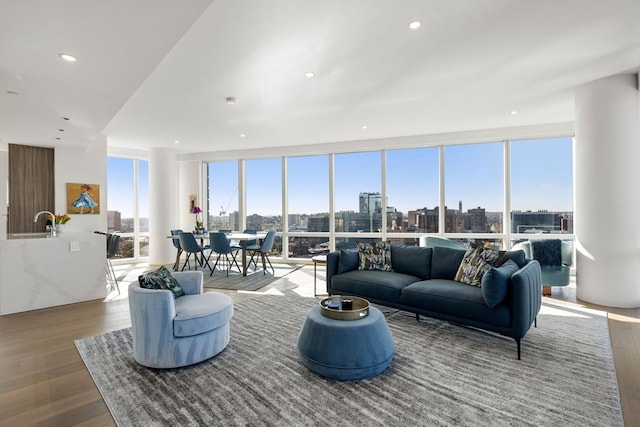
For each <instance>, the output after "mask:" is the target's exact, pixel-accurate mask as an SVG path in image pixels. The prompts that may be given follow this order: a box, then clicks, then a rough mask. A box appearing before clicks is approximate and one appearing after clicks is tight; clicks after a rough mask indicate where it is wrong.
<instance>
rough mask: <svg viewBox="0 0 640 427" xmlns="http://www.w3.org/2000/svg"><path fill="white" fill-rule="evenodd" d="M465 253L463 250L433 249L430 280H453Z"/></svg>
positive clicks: (442, 247) (436, 247)
mask: <svg viewBox="0 0 640 427" xmlns="http://www.w3.org/2000/svg"><path fill="white" fill-rule="evenodd" d="M465 253H466V250H465V249H454V248H448V247H445V246H435V247H433V255H431V278H432V279H447V280H453V279H454V277H456V273H457V272H458V267H460V263H461V262H462V259H463V258H464V254H465Z"/></svg>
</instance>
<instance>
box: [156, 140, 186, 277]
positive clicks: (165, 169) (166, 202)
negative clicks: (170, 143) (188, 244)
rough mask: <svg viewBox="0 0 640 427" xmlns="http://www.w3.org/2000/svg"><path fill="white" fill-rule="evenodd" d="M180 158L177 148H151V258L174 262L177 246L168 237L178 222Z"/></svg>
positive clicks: (157, 260) (164, 262)
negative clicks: (178, 157)
mask: <svg viewBox="0 0 640 427" xmlns="http://www.w3.org/2000/svg"><path fill="white" fill-rule="evenodd" d="M178 223H179V222H178V162H177V156H176V154H175V152H172V151H170V150H166V149H162V148H152V149H150V150H149V262H150V263H151V264H154V265H160V264H173V262H174V261H175V259H176V249H175V248H174V246H173V243H172V241H171V239H168V238H167V236H168V235H169V233H170V231H171V229H173V228H176V224H178Z"/></svg>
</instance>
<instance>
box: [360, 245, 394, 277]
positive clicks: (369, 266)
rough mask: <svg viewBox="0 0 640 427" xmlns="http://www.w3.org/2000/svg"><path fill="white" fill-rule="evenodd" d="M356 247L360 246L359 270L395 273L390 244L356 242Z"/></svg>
mask: <svg viewBox="0 0 640 427" xmlns="http://www.w3.org/2000/svg"><path fill="white" fill-rule="evenodd" d="M356 245H357V246H358V260H359V263H358V270H382V271H393V269H392V268H391V244H390V243H389V242H356Z"/></svg>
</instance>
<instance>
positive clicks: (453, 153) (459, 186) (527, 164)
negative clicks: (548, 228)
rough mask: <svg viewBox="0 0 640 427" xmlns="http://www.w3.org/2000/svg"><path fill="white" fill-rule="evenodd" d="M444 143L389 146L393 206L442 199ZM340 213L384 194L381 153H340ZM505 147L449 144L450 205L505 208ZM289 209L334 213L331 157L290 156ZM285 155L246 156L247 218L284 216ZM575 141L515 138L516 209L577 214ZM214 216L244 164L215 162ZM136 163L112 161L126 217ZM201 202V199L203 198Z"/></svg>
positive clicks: (113, 188)
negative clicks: (365, 195)
mask: <svg viewBox="0 0 640 427" xmlns="http://www.w3.org/2000/svg"><path fill="white" fill-rule="evenodd" d="M439 152H440V150H439V147H428V148H415V149H398V150H388V151H386V153H385V154H386V159H385V161H386V192H387V203H388V207H390V208H394V209H396V210H397V211H399V212H402V213H404V214H407V213H408V212H409V211H414V210H417V209H424V208H427V209H435V208H437V207H438V204H439V174H440V172H439V168H438V164H439ZM334 158H335V163H334V182H335V187H334V188H335V190H334V200H335V202H334V208H335V212H343V211H344V212H348V211H352V212H357V211H358V195H359V194H360V193H362V192H371V193H375V192H379V193H381V187H382V178H381V175H382V174H381V164H382V152H380V151H373V152H360V153H348V154H336V155H335V157H334ZM502 159H503V144H502V143H501V142H495V143H480V144H467V145H452V146H445V147H444V166H445V174H444V175H445V189H444V191H445V205H446V207H447V209H458V207H459V203H460V202H462V206H463V211H467V210H468V209H475V208H482V209H484V210H485V211H486V212H487V213H490V212H502V210H503V209H502V205H503V200H504V193H503V189H504V168H503V161H502ZM287 163H288V171H287V172H288V182H287V191H288V209H287V210H288V212H287V213H288V214H289V215H314V214H321V213H327V212H329V156H328V155H318V156H305V157H290V158H288V159H287ZM138 164H139V177H140V178H139V180H140V182H139V185H138V187H139V199H140V203H139V205H138V209H139V212H138V216H139V217H141V218H142V217H148V203H145V202H143V201H144V200H147V199H146V198H147V197H148V162H147V161H139V162H138ZM281 165H282V160H281V159H280V158H275V159H265V160H247V161H246V195H247V196H246V197H247V216H250V215H260V216H263V217H273V216H279V215H282V198H281V197H282V196H281V193H282V192H281V191H280V190H281V188H282V181H281ZM571 165H572V139H571V138H569V137H565V138H555V139H544V140H533V141H512V142H511V156H510V166H511V174H510V178H511V182H510V186H511V211H533V212H537V211H545V210H546V211H556V212H571V211H572V209H573V207H572V205H573V199H572V191H573V181H572V174H573V170H572V166H571ZM209 166H210V169H209V190H210V193H211V194H210V207H209V209H210V211H209V215H210V216H212V217H215V216H219V215H220V213H221V212H224V213H225V214H229V213H231V212H235V211H237V207H238V191H237V177H238V163H237V161H231V162H213V163H210V164H209ZM132 180H133V162H132V160H131V159H119V158H109V159H108V190H109V191H108V209H109V210H118V211H120V212H121V216H122V218H123V219H124V218H127V217H132V216H133V197H134V195H133V186H132ZM201 204H202V203H201Z"/></svg>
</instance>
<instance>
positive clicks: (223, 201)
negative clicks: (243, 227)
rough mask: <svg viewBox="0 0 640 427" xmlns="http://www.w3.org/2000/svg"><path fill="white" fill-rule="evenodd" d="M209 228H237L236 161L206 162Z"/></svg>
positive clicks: (238, 218)
mask: <svg viewBox="0 0 640 427" xmlns="http://www.w3.org/2000/svg"><path fill="white" fill-rule="evenodd" d="M207 175H208V183H207V187H208V201H209V202H208V203H207V206H208V207H209V212H208V215H207V225H208V229H209V230H214V231H215V230H238V228H239V227H240V214H239V211H238V162H237V161H232V162H212V163H209V164H208V174H207Z"/></svg>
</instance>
